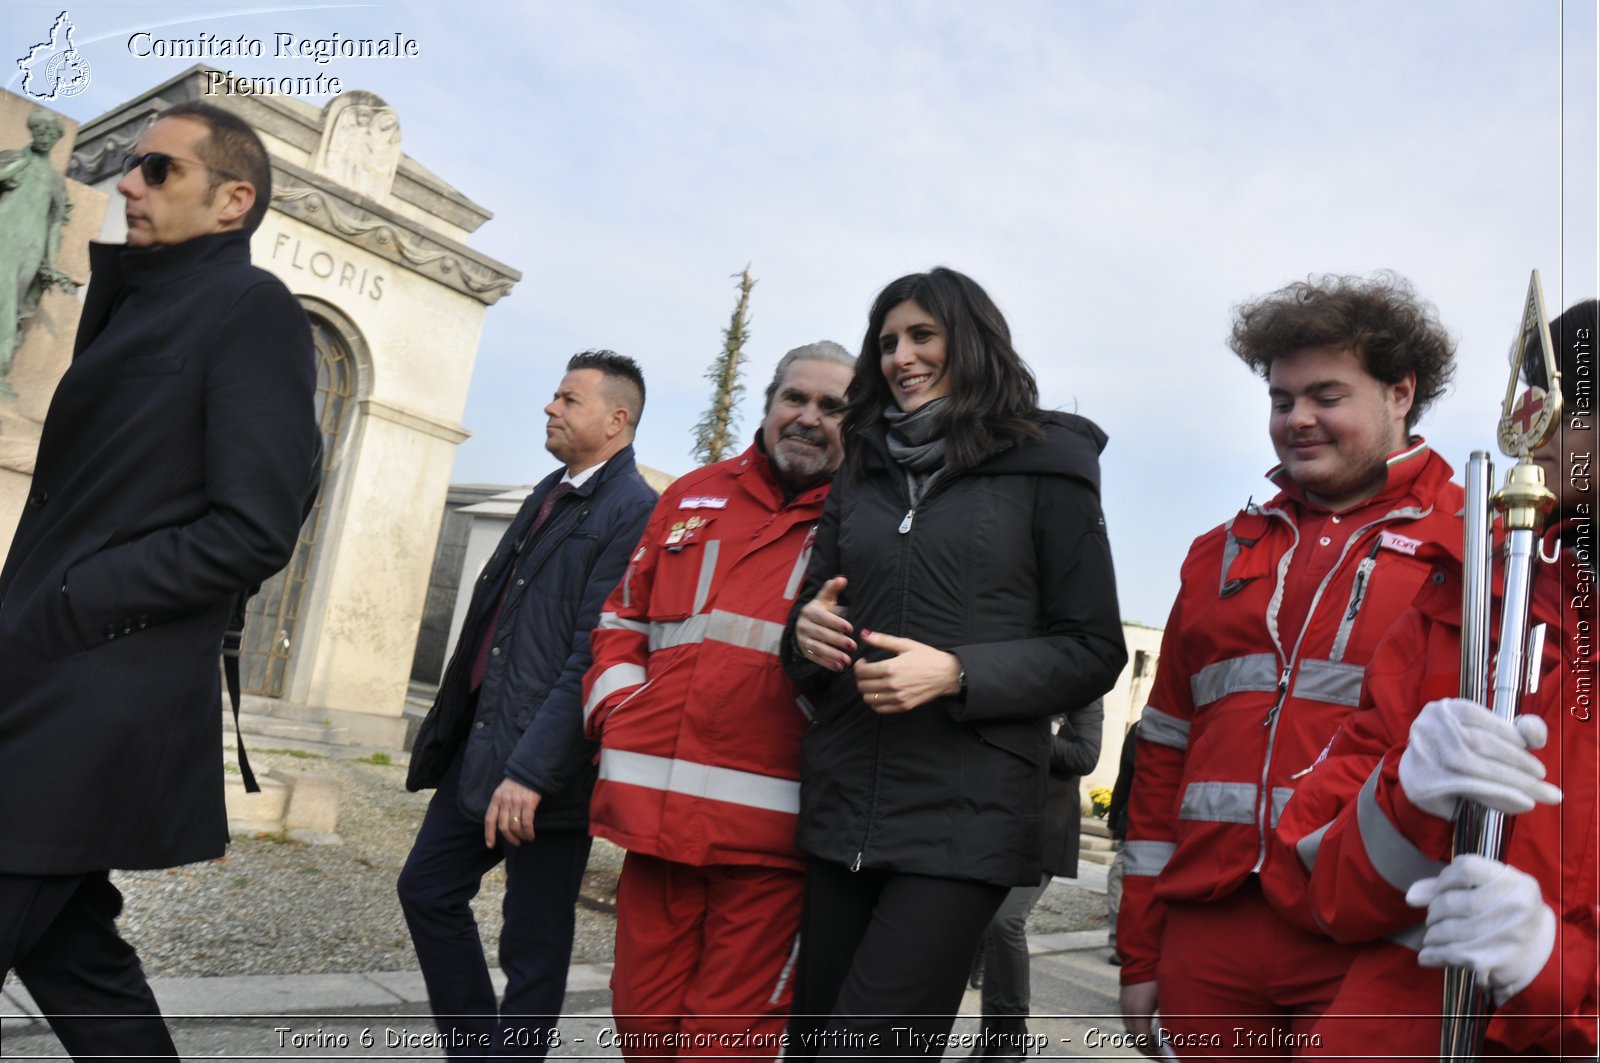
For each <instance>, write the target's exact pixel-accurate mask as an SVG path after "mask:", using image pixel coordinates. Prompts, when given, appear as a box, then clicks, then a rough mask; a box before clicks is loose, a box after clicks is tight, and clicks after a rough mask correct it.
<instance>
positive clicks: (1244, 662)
mask: <svg viewBox="0 0 1600 1063" xmlns="http://www.w3.org/2000/svg"><path fill="white" fill-rule="evenodd" d="M1277 689H1278V659H1277V658H1276V657H1274V656H1273V655H1272V654H1270V653H1252V654H1250V655H1249V656H1247V657H1230V658H1229V659H1228V660H1225V661H1216V662H1214V663H1212V664H1208V665H1206V666H1205V667H1204V668H1202V669H1200V670H1199V671H1198V672H1196V673H1195V674H1194V675H1193V676H1191V677H1190V678H1189V690H1190V693H1191V694H1192V695H1193V696H1194V705H1195V708H1197V709H1198V708H1203V707H1205V706H1207V705H1209V704H1211V703H1212V702H1213V701H1217V700H1219V699H1221V698H1225V697H1227V696H1228V695H1229V694H1237V693H1239V692H1240V691H1245V690H1250V691H1265V692H1270V691H1274V690H1277Z"/></svg>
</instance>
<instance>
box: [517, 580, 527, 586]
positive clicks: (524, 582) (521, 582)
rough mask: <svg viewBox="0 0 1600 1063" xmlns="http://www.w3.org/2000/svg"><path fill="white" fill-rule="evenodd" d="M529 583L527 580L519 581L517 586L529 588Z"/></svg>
mask: <svg viewBox="0 0 1600 1063" xmlns="http://www.w3.org/2000/svg"><path fill="white" fill-rule="evenodd" d="M527 583H528V581H527V580H525V579H519V580H517V586H519V587H524V586H527Z"/></svg>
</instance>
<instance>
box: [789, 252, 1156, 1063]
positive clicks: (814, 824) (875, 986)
mask: <svg viewBox="0 0 1600 1063" xmlns="http://www.w3.org/2000/svg"><path fill="white" fill-rule="evenodd" d="M847 397H848V401H849V409H848V411H847V413H846V415H845V420H844V434H845V439H846V459H845V467H844V468H843V469H841V471H840V473H839V475H838V476H837V477H836V479H835V480H834V487H833V492H832V494H831V495H830V496H829V499H828V506H827V509H826V510H825V512H824V514H823V518H822V522H821V524H820V525H819V526H818V529H817V537H816V542H815V546H814V551H813V553H812V557H811V563H810V566H809V569H808V571H807V574H806V581H805V585H804V586H803V588H802V589H801V592H800V594H799V595H797V597H796V601H797V602H801V603H805V604H804V605H802V606H798V607H797V608H796V610H795V612H794V613H793V614H791V616H790V621H789V627H788V629H787V630H786V632H785V636H784V642H783V659H784V665H785V667H786V668H787V669H788V671H789V674H790V675H791V676H792V677H793V678H794V679H795V681H796V682H797V683H798V684H799V685H800V686H801V688H802V689H803V690H804V691H805V693H806V694H807V697H808V700H809V701H810V702H811V703H812V704H813V705H814V706H815V710H814V719H813V722H812V726H811V728H810V730H809V731H808V732H807V734H806V738H805V744H804V749H803V758H802V767H801V794H800V825H799V829H798V833H797V837H798V840H799V843H800V847H801V848H802V849H804V850H805V851H806V852H807V854H808V855H809V856H810V857H811V860H810V862H809V865H808V867H807V872H806V876H807V877H806V911H805V915H804V923H803V930H802V934H801V940H802V943H803V944H802V951H801V957H800V965H799V970H798V972H797V978H796V983H795V1004H794V1010H795V1015H796V1019H795V1023H794V1034H795V1036H794V1038H793V1041H792V1043H791V1045H790V1047H789V1051H790V1054H791V1055H800V1056H804V1055H810V1054H813V1053H817V1052H821V1053H823V1054H848V1055H859V1054H861V1053H863V1052H871V1051H874V1050H877V1051H881V1052H886V1053H892V1054H905V1053H907V1052H925V1053H928V1054H932V1055H938V1054H939V1053H940V1051H941V1050H942V1047H943V1045H942V1041H943V1038H944V1037H945V1036H946V1035H947V1034H948V1033H949V1030H950V1026H951V1023H952V1022H953V1018H954V1013H955V1011H956V1008H957V1007H958V1006H959V1004H960V1000H961V994H962V989H963V986H964V984H965V980H966V974H967V968H968V964H969V962H970V960H971V958H972V954H973V951H974V949H975V948H976V947H977V943H978V939H979V937H980V935H981V934H982V933H983V930H984V927H985V926H986V925H987V924H988V922H989V919H990V917H991V916H992V915H993V914H994V912H995V910H996V909H997V908H998V907H999V905H1000V902H1001V900H1003V899H1004V897H1005V895H1006V892H1007V890H1008V889H1009V888H1010V887H1011V886H1020V885H1028V884H1037V883H1038V881H1039V876H1040V873H1041V868H1042V863H1041V857H1042V854H1041V833H1040V826H1041V818H1042V815H1043V809H1044V804H1045V779H1046V775H1047V772H1048V766H1049V756H1050V730H1049V717H1050V714H1051V713H1053V712H1056V711H1059V709H1060V706H1061V705H1062V704H1063V703H1066V704H1080V705H1081V704H1086V703H1088V702H1090V701H1092V700H1094V699H1095V698H1096V697H1098V696H1100V695H1101V694H1103V693H1105V692H1106V691H1107V690H1109V689H1110V688H1111V685H1112V683H1113V682H1114V681H1115V680H1116V677H1117V673H1118V672H1119V671H1120V670H1121V668H1122V665H1123V663H1124V662H1125V661H1126V659H1127V654H1126V651H1125V649H1124V646H1123V640H1122V630H1121V624H1120V620H1119V617H1118V613H1117V602H1116V587H1115V582H1114V580H1113V577H1112V571H1111V552H1110V547H1109V545H1108V543H1107V541H1106V532H1105V522H1104V520H1103V519H1102V517H1101V515H1100V499H1099V461H1098V455H1099V452H1100V450H1101V448H1102V447H1103V446H1104V444H1105V435H1104V434H1103V433H1102V432H1101V431H1100V430H1099V429H1098V428H1096V427H1095V426H1094V425H1093V424H1092V423H1091V422H1089V421H1087V420H1085V419H1083V418H1081V417H1077V416H1075V415H1073V414H1066V413H1058V412H1053V411H1041V410H1040V409H1038V389H1037V386H1036V384H1035V383H1034V379H1033V374H1032V372H1031V371H1030V370H1029V369H1028V367H1027V365H1026V364H1025V363H1024V362H1023V361H1022V359H1021V358H1020V357H1019V356H1018V355H1017V353H1016V351H1015V350H1014V349H1013V348H1012V345H1011V335H1010V330H1009V329H1008V328H1007V326H1006V322H1005V319H1004V318H1003V317H1002V316H1001V314H1000V312H999V310H998V309H997V308H996V307H995V305H994V303H993V302H992V301H991V300H990V299H989V297H988V295H987V294H986V293H985V292H984V291H983V289H982V288H980V287H979V286H978V285H977V284H976V283H974V282H973V281H972V280H971V279H970V278H968V277H965V276H963V275H962V274H960V273H956V272H955V271H953V270H948V269H943V268H940V269H935V270H932V271H930V272H928V273H920V274H912V275H910V276H907V277H902V278H900V279H899V280H897V281H895V282H893V283H892V284H890V285H889V286H888V287H887V288H885V289H884V290H883V291H882V292H881V293H880V294H879V295H878V298H877V300H876V301H875V302H874V304H873V307H872V312H871V315H870V318H869V321H868V327H867V333H866V338H865V339H864V341H863V343H862V351H861V356H860V359H859V360H858V361H857V363H856V373H855V377H854V379H853V380H852V381H851V384H850V389H849V392H848V395H847ZM897 1028H898V1032H897Z"/></svg>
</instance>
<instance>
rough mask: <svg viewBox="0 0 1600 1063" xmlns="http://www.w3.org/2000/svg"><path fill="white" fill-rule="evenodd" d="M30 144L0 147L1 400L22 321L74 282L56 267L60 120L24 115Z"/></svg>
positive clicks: (62, 213) (63, 191)
mask: <svg viewBox="0 0 1600 1063" xmlns="http://www.w3.org/2000/svg"><path fill="white" fill-rule="evenodd" d="M28 131H29V132H30V133H32V134H33V143H32V144H31V145H29V146H28V147H27V148H24V149H22V150H20V151H0V398H14V397H15V396H16V392H14V391H13V390H12V388H11V385H10V384H8V383H7V382H6V376H7V374H9V373H10V372H11V360H12V358H13V356H15V354H16V351H17V347H18V345H19V344H20V343H21V336H22V323H23V322H24V321H27V320H28V319H29V318H30V317H32V316H33V313H34V311H35V310H37V309H38V308H39V300H40V299H41V298H42V297H43V296H44V293H45V292H46V291H48V290H49V289H50V288H51V287H52V286H54V287H59V288H60V289H61V290H62V291H65V292H73V291H76V290H77V287H78V286H77V284H75V283H74V282H73V280H72V279H71V278H70V277H68V276H67V275H66V274H65V273H63V272H61V270H60V269H59V268H57V266H56V255H57V252H59V250H60V248H61V228H62V226H63V225H65V224H66V221H67V216H68V214H69V212H70V211H71V204H70V203H68V201H67V185H66V182H65V181H64V180H63V179H62V177H61V174H60V173H59V172H57V170H56V168H55V166H54V165H52V164H51V162H50V149H51V148H53V147H55V145H56V142H57V141H58V140H60V139H61V136H62V128H61V120H60V119H58V118H57V117H56V116H55V115H53V114H51V113H50V112H48V111H43V110H38V111H34V112H33V113H32V114H30V115H29V116H28Z"/></svg>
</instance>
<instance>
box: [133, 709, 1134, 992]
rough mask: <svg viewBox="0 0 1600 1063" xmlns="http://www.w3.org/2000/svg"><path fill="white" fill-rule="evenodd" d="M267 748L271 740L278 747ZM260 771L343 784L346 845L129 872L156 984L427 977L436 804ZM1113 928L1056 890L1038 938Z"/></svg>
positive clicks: (609, 861) (487, 917) (603, 921)
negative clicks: (416, 892) (407, 910)
mask: <svg viewBox="0 0 1600 1063" xmlns="http://www.w3.org/2000/svg"><path fill="white" fill-rule="evenodd" d="M266 742H267V740H262V745H263V746H264V745H266ZM250 760H251V763H252V764H253V765H255V766H256V767H257V770H259V769H260V768H262V767H266V768H268V769H269V770H270V769H271V768H273V767H275V766H277V767H285V768H293V769H296V770H300V771H312V772H317V773H319V774H323V775H327V776H330V777H332V778H334V779H337V780H338V781H339V782H340V784H341V785H342V787H343V793H342V797H341V804H340V816H339V836H340V837H341V838H342V839H343V840H344V844H343V845H303V844H300V843H297V842H288V841H284V840H282V839H278V838H274V837H271V836H266V835H262V836H258V837H253V838H246V837H235V839H234V841H233V844H232V845H231V846H229V848H228V853H227V855H226V856H224V857H222V858H220V859H218V860H213V861H211V862H209V863H204V864H191V865H189V866H187V867H180V868H173V869H171V870H167V871H137V872H133V871H119V872H117V873H116V874H115V876H114V878H115V880H116V883H117V885H118V886H119V887H120V888H121V889H122V892H123V894H124V896H125V897H126V898H127V903H126V907H125V909H124V912H123V916H122V920H121V925H122V928H123V933H124V934H125V935H126V936H127V938H128V940H129V941H131V942H132V943H133V944H134V945H135V946H136V947H137V948H138V950H139V955H140V956H141V957H142V958H143V960H144V965H145V970H146V972H147V973H148V974H150V975H152V976H158V977H167V976H171V977H201V976H212V975H256V974H329V973H339V972H367V971H404V970H415V969H416V966H417V959H416V955H415V954H414V953H413V952H412V949H411V939H410V936H409V934H407V932H406V927H405V921H404V919H403V918H402V917H401V914H400V906H399V903H398V902H397V901H396V900H395V894H394V883H395V878H396V876H397V875H398V874H399V872H400V867H401V865H402V864H403V863H404V862H405V858H406V854H407V853H408V852H409V851H410V848H411V841H412V839H413V838H414V837H415V836H416V831H417V825H418V824H419V823H420V822H421V820H422V814H423V811H424V809H425V808H426V807H427V803H428V799H429V798H430V797H431V796H432V795H431V793H422V794H411V793H407V792H406V789H405V768H403V767H401V766H399V765H386V764H372V763H369V762H363V761H354V760H339V759H333V758H326V757H307V756H303V755H298V756H297V755H290V754H288V753H287V752H285V751H279V752H272V751H269V750H267V749H259V750H258V749H257V748H255V746H254V745H252V746H251V747H250ZM621 863H622V853H621V851H620V850H618V849H617V848H616V847H614V846H612V845H610V844H609V843H607V842H603V841H596V842H595V846H594V851H593V853H592V855H591V856H590V858H589V870H588V873H587V874H586V875H585V878H584V888H583V895H582V898H581V899H580V902H579V905H578V929H577V940H576V942H575V944H574V948H573V962H574V963H608V962H610V960H611V958H612V953H611V948H612V936H613V927H614V923H615V917H614V916H613V915H612V914H611V912H610V907H611V904H612V902H613V901H614V899H615V895H616V876H617V870H618V868H620V867H621ZM504 894H505V877H504V875H503V874H502V873H501V872H500V871H498V870H497V871H495V872H492V873H491V874H490V875H489V876H488V877H486V878H485V880H484V883H483V891H482V892H481V893H480V894H479V895H478V898H477V900H476V901H474V903H473V909H474V911H475V912H476V913H477V916H478V922H479V926H480V928H481V931H482V934H483V936H484V938H485V940H487V941H489V942H490V943H491V956H492V943H493V942H494V941H495V940H496V939H497V938H498V935H499V932H500V904H501V901H502V900H503V898H504ZM1105 925H1106V915H1105V898H1104V897H1102V896H1101V895H1099V894H1097V893H1093V892H1090V891H1088V890H1083V889H1078V888H1076V887H1074V886H1070V885H1067V884H1065V883H1060V882H1057V883H1054V884H1052V885H1051V887H1050V889H1049V890H1047V891H1046V892H1045V895H1044V897H1043V898H1042V899H1041V900H1040V902H1039V904H1038V906H1037V907H1036V908H1035V909H1034V913H1033V918H1032V919H1030V920H1029V923H1028V927H1029V929H1030V930H1032V931H1034V932H1037V933H1050V932H1055V931H1063V930H1085V929H1098V928H1103V927H1105Z"/></svg>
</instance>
